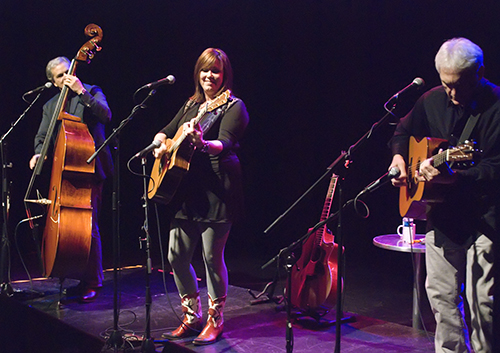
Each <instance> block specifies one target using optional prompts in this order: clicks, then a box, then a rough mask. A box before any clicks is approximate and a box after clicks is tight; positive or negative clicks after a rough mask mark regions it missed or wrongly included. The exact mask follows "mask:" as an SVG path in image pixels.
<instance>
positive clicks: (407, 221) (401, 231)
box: [397, 217, 416, 244]
mask: <svg viewBox="0 0 500 353" xmlns="http://www.w3.org/2000/svg"><path fill="white" fill-rule="evenodd" d="M415 230H416V227H415V223H413V219H412V218H407V217H404V218H403V224H401V225H400V226H398V230H397V231H398V235H399V236H400V237H401V239H402V240H403V241H404V242H405V243H408V244H409V243H411V242H413V239H414V238H415V233H416V231H415Z"/></svg>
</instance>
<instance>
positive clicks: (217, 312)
mask: <svg viewBox="0 0 500 353" xmlns="http://www.w3.org/2000/svg"><path fill="white" fill-rule="evenodd" d="M232 78H233V73H232V69H231V64H230V62H229V59H228V57H227V55H226V54H225V53H224V52H223V51H222V50H220V49H214V48H208V49H206V50H205V51H204V52H203V53H202V54H201V55H200V57H199V58H198V60H197V62H196V65H195V68H194V83H195V93H194V94H193V96H192V97H190V98H189V99H188V100H187V102H186V103H185V104H184V105H183V106H182V108H181V109H180V110H179V112H178V113H177V115H176V116H175V117H174V119H173V120H172V121H171V122H170V123H169V124H168V125H167V126H166V127H165V128H163V129H162V130H161V131H160V132H159V133H158V134H156V136H155V140H156V141H161V146H160V147H159V148H157V149H155V150H154V155H155V157H156V158H157V162H160V164H162V163H164V164H165V165H166V166H167V167H165V168H163V167H162V168H161V169H162V170H166V174H169V173H172V174H175V175H174V176H166V177H165V179H164V180H166V181H168V182H170V184H171V185H174V189H175V190H174V192H173V193H172V192H171V194H173V198H172V200H171V201H168V204H169V205H170V207H172V208H173V209H174V212H176V213H175V217H174V218H173V219H172V221H171V229H170V239H169V252H168V260H169V261H170V264H171V266H172V269H173V273H174V279H175V283H176V285H177V289H178V291H179V295H180V297H181V303H182V308H183V313H184V320H183V323H182V324H181V325H180V326H179V327H178V328H177V329H176V330H174V331H172V332H168V333H164V334H163V337H165V338H168V339H178V338H185V337H189V336H196V335H198V337H197V338H195V339H194V341H193V343H194V344H196V345H205V344H210V343H213V342H215V341H216V340H217V339H218V338H219V337H220V335H221V333H222V329H223V316H222V315H223V310H224V305H225V301H226V294H227V287H228V273H227V268H226V265H225V262H224V247H225V244H226V241H227V238H228V235H229V232H230V229H231V225H232V224H233V222H234V221H235V220H236V219H237V218H238V216H240V215H241V211H242V187H241V169H240V162H239V159H238V156H237V155H236V151H237V150H238V147H239V144H238V141H239V140H240V139H241V137H242V136H243V133H244V131H245V128H246V127H247V125H248V113H247V110H246V108H245V104H244V103H243V102H242V101H241V100H240V99H238V98H236V97H234V96H233V95H232V93H231V91H230V89H231V86H232ZM172 146H174V147H172ZM162 158H163V162H161V160H162ZM180 159H182V160H183V161H184V163H183V164H182V166H183V168H184V172H181V173H178V172H177V171H178V169H179V168H177V167H173V164H175V162H176V160H180ZM181 169H182V168H181ZM153 170H154V168H153ZM152 174H153V173H152ZM181 177H182V178H181ZM174 179H181V180H177V181H175V180H174ZM164 183H165V181H164ZM166 186H167V187H168V185H166ZM153 200H155V198H154V197H153ZM159 201H160V202H161V200H159ZM163 203H165V202H163ZM200 239H201V241H202V251H203V260H204V263H205V268H206V277H207V290H208V295H209V301H208V305H209V310H208V320H207V323H206V325H205V327H204V328H203V324H202V321H201V320H202V310H201V302H200V296H199V290H198V284H197V281H196V273H195V271H194V268H193V266H192V265H191V260H192V257H193V253H194V250H195V247H196V245H197V243H198V241H199V240H200ZM200 331H201V333H200Z"/></svg>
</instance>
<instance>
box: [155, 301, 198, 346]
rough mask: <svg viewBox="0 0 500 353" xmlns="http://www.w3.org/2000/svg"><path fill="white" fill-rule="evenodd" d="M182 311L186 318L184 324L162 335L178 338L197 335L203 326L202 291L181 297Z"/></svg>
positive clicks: (172, 338) (168, 337) (171, 338)
mask: <svg viewBox="0 0 500 353" xmlns="http://www.w3.org/2000/svg"><path fill="white" fill-rule="evenodd" d="M181 305H182V312H183V313H184V320H182V324H181V325H180V326H179V327H177V328H176V329H175V330H173V331H172V332H165V333H163V334H162V335H161V337H163V338H166V339H169V340H176V339H181V338H186V337H191V336H196V335H197V334H198V333H199V332H200V331H201V328H202V324H201V318H202V315H203V314H202V311H201V302H200V292H198V293H195V294H193V295H185V296H183V297H182V298H181Z"/></svg>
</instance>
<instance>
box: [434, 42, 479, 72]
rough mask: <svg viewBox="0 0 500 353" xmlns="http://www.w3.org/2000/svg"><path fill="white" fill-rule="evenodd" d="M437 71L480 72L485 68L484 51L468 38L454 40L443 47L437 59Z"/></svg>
mask: <svg viewBox="0 0 500 353" xmlns="http://www.w3.org/2000/svg"><path fill="white" fill-rule="evenodd" d="M435 63H436V70H437V71H438V72H441V70H449V71H463V70H468V69H473V70H478V69H479V68H480V67H482V66H483V51H482V50H481V48H480V47H479V46H478V45H476V44H474V43H472V42H471V41H470V40H468V39H466V38H453V39H450V40H447V41H446V42H444V43H443V45H441V48H439V51H438V52H437V54H436V58H435Z"/></svg>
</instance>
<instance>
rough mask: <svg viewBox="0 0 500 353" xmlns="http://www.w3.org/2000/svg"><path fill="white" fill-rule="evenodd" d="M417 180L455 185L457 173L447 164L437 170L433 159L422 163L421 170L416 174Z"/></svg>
mask: <svg viewBox="0 0 500 353" xmlns="http://www.w3.org/2000/svg"><path fill="white" fill-rule="evenodd" d="M442 151H443V150H440V151H439V152H440V153H441V152H442ZM415 178H416V180H417V181H419V182H427V183H434V184H453V183H454V182H455V181H456V180H457V173H456V172H454V171H453V170H452V169H451V168H449V167H448V165H447V164H446V163H445V164H442V167H441V168H439V169H437V168H435V167H434V158H433V157H431V158H427V159H425V160H424V161H423V162H422V163H420V168H419V169H418V170H417V171H416V172H415Z"/></svg>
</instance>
